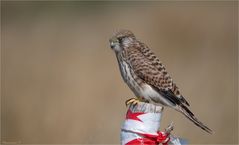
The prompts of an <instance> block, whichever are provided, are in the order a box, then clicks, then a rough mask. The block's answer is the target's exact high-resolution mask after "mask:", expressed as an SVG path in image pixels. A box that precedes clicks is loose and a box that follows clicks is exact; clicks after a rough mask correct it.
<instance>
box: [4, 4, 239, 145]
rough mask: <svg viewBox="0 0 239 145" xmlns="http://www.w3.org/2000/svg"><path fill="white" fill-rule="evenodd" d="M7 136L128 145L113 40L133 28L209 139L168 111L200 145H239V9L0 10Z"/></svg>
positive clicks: (126, 93) (179, 130)
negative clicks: (206, 129)
mask: <svg viewBox="0 0 239 145" xmlns="http://www.w3.org/2000/svg"><path fill="white" fill-rule="evenodd" d="M1 3H2V5H1V10H2V17H1V24H2V32H1V37H2V44H1V60H2V67H1V85H2V89H1V117H2V118H1V137H2V142H18V143H24V144H33V143H38V144H53V143H62V144H64V143H75V144H119V143H120V127H121V125H122V123H123V120H124V115H125V113H126V109H127V108H126V107H125V105H124V102H125V100H126V99H129V98H130V97H133V94H132V92H131V91H130V90H129V89H128V87H127V86H126V85H125V84H124V83H123V81H122V79H121V77H120V73H119V70H118V64H117V61H116V58H115V55H114V52H113V51H112V50H111V49H110V48H109V42H108V39H109V38H110V37H111V35H112V34H113V33H114V32H115V31H116V30H118V29H121V28H123V29H130V30H132V31H133V32H134V33H135V35H136V36H137V37H138V38H139V39H140V40H141V41H143V42H145V43H146V44H147V45H148V46H149V47H151V48H152V49H153V51H154V52H155V53H156V54H157V55H158V56H159V57H160V59H161V60H162V62H163V63H164V64H165V65H166V67H167V70H168V71H169V72H170V74H171V76H172V78H173V79H174V80H175V82H176V83H177V84H178V86H179V87H180V88H181V92H182V93H183V95H184V96H185V97H186V98H187V100H188V101H189V102H190V104H191V109H192V111H193V112H194V113H195V114H196V115H197V116H198V118H199V119H200V120H201V121H202V122H204V123H205V124H207V125H208V126H209V127H210V128H212V129H213V130H214V131H215V134H213V135H209V134H207V133H205V132H203V131H202V130H200V129H199V128H197V127H196V126H194V125H193V124H192V123H191V122H190V121H188V120H187V119H186V118H185V117H183V116H182V115H181V114H179V113H177V112H175V111H173V110H170V109H165V112H164V116H163V120H162V128H164V127H166V126H167V124H169V123H170V122H171V121H173V122H174V123H175V130H174V134H176V135H178V136H181V137H184V138H187V139H188V140H189V142H190V143H192V144H196V143H197V144H209V143H210V144H219V143H220V144H233V143H234V144H236V143H237V136H238V107H237V106H238V99H237V89H238V88H237V67H238V66H237V45H236V44H237V38H236V35H237V29H236V28H237V21H238V20H237V6H236V4H237V3H236V2H1Z"/></svg>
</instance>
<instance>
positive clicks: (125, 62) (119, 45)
mask: <svg viewBox="0 0 239 145" xmlns="http://www.w3.org/2000/svg"><path fill="white" fill-rule="evenodd" d="M109 41H110V47H111V48H112V49H113V50H114V52H115V54H116V58H117V61H118V64H119V69H120V73H121V76H122V78H123V80H124V82H125V83H126V84H127V85H128V86H129V88H130V89H131V90H132V91H133V92H134V94H135V96H136V97H137V99H135V98H132V99H129V100H127V101H126V104H131V103H133V104H135V103H137V101H143V102H147V103H153V104H155V105H163V106H167V107H171V108H173V109H175V110H176V111H178V112H181V113H182V114H183V115H185V116H186V117H187V118H188V119H189V120H191V121H192V122H193V123H194V124H196V125H197V126H198V127H200V128H202V129H203V130H205V131H206V132H208V133H212V130H211V129H210V128H208V127H207V126H205V125H204V124H203V123H202V122H200V121H199V120H198V119H197V118H196V117H195V116H194V114H193V113H192V112H191V111H190V110H189V106H190V105H189V103H188V102H187V101H186V99H185V98H184V97H183V96H182V95H181V93H180V92H179V89H178V87H177V86H176V84H175V83H174V82H173V80H172V78H171V77H170V76H169V74H168V72H167V71H166V69H165V67H164V65H163V64H162V63H161V62H160V60H159V59H158V57H157V56H156V55H155V54H154V53H153V52H152V51H151V50H150V49H149V47H148V46H146V45H145V44H144V43H142V42H140V41H139V40H137V38H136V37H135V35H134V34H133V33H132V32H131V31H129V30H121V31H119V32H117V33H116V34H114V36H113V37H112V38H111V39H110V40H109Z"/></svg>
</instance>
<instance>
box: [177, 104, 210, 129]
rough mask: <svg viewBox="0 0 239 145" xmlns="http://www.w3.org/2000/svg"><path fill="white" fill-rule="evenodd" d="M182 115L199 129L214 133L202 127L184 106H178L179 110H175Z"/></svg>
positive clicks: (204, 126)
mask: <svg viewBox="0 0 239 145" xmlns="http://www.w3.org/2000/svg"><path fill="white" fill-rule="evenodd" d="M177 110H178V111H180V112H181V113H183V115H185V116H186V117H187V118H188V119H189V120H191V121H192V122H193V123H194V124H195V125H197V126H198V127H200V128H201V129H203V130H205V131H206V132H208V133H210V134H213V133H214V132H213V131H212V130H211V129H210V128H208V127H207V126H206V125H204V124H203V123H202V122H201V121H199V120H198V119H197V118H196V117H195V116H194V114H193V113H192V112H191V111H190V110H189V109H188V108H187V107H186V106H185V105H183V104H182V105H180V106H179V108H178V109H177Z"/></svg>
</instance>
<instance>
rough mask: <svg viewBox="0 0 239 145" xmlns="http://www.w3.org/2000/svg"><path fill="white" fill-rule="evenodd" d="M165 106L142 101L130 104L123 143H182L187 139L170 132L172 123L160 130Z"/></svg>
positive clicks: (154, 144)
mask: <svg viewBox="0 0 239 145" xmlns="http://www.w3.org/2000/svg"><path fill="white" fill-rule="evenodd" d="M162 111H163V107H161V106H155V105H153V104H148V103H143V102H140V103H138V104H137V105H130V106H129V108H128V111H127V113H126V118H125V121H124V123H123V126H122V128H121V145H158V144H160V143H161V144H163V145H169V144H172V145H182V144H187V143H186V141H185V140H183V139H179V138H177V137H174V136H173V135H171V134H170V132H171V131H172V129H173V126H172V124H171V125H170V126H169V127H168V128H166V129H165V131H163V132H161V131H159V128H160V122H161V118H162Z"/></svg>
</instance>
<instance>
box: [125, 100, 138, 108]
mask: <svg viewBox="0 0 239 145" xmlns="http://www.w3.org/2000/svg"><path fill="white" fill-rule="evenodd" d="M139 102H140V100H138V99H136V98H130V99H128V100H126V101H125V105H126V106H128V105H131V104H132V105H137V104H138V103H139Z"/></svg>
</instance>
